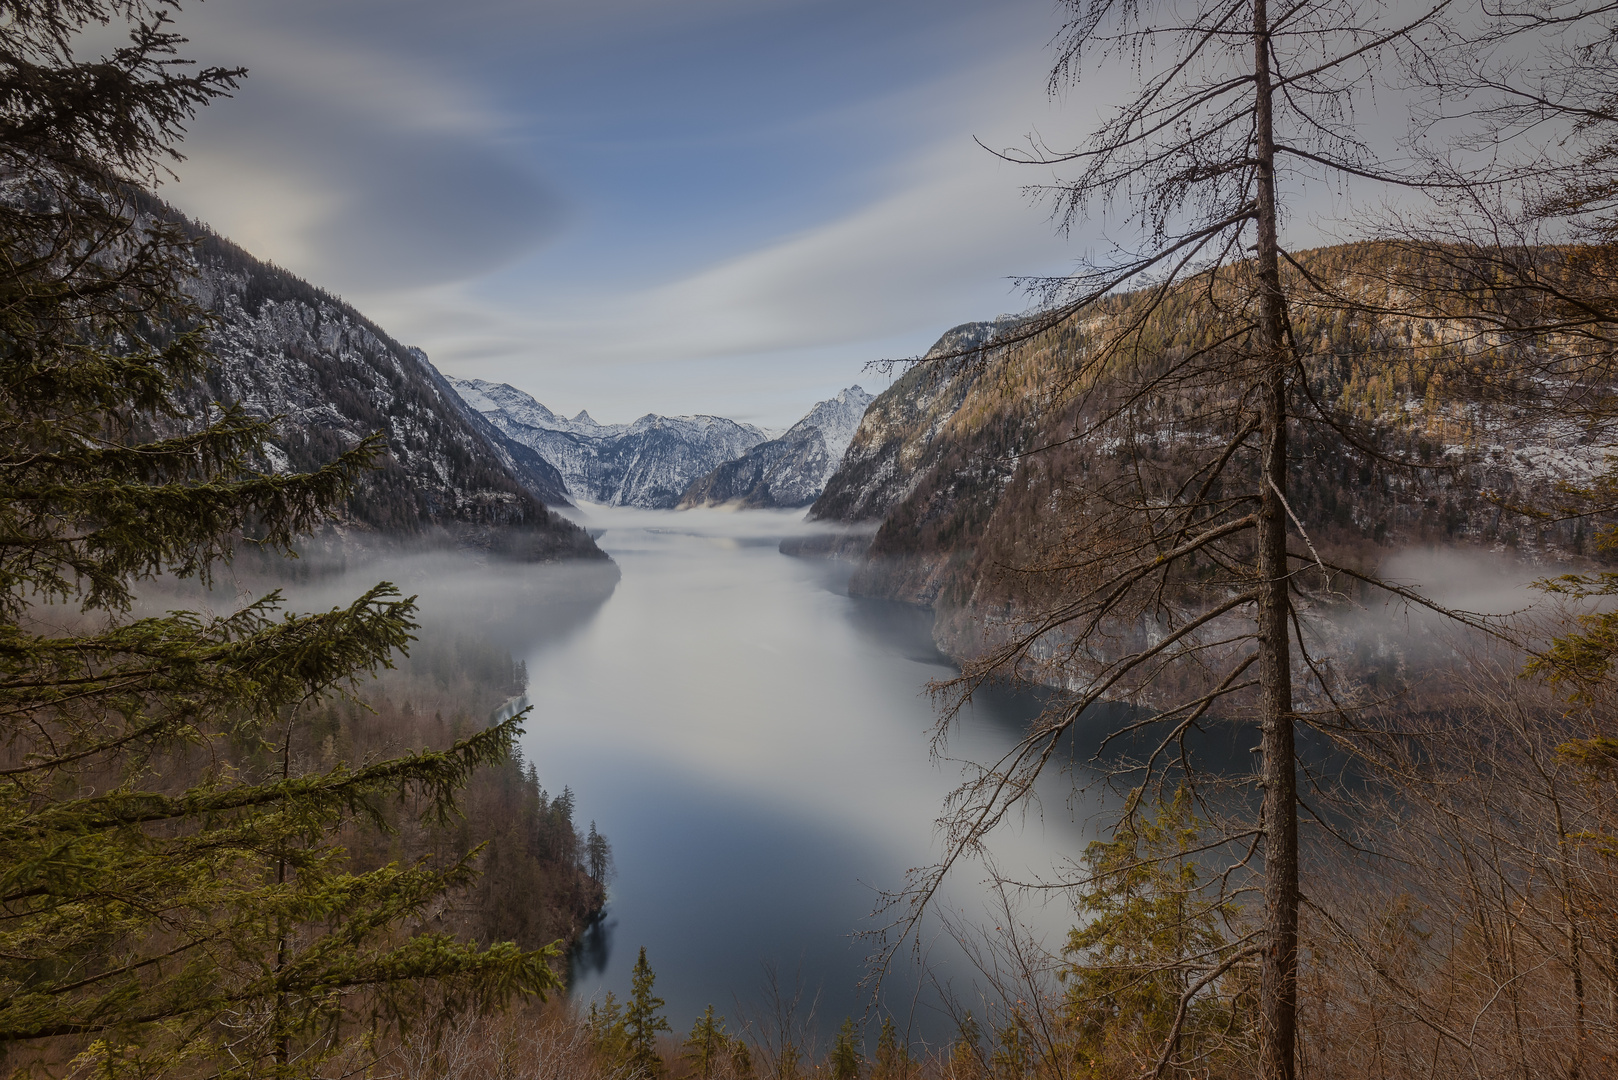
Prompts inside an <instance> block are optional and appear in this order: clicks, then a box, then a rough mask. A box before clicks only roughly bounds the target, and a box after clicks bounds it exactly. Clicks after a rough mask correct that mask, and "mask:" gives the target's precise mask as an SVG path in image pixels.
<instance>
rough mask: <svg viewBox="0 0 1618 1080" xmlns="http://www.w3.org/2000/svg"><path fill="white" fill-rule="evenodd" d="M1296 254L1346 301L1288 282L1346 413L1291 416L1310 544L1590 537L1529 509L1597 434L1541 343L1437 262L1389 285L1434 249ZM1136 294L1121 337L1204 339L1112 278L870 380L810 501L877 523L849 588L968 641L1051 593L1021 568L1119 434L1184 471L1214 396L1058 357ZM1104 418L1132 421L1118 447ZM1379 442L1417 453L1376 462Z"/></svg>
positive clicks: (1050, 539) (1211, 341) (1505, 542)
mask: <svg viewBox="0 0 1618 1080" xmlns="http://www.w3.org/2000/svg"><path fill="white" fill-rule="evenodd" d="M1297 258H1298V260H1299V263H1300V264H1301V265H1302V266H1303V267H1306V268H1307V269H1308V271H1309V272H1310V273H1311V274H1314V275H1317V276H1318V277H1319V278H1320V279H1322V280H1331V281H1332V282H1334V284H1335V287H1336V288H1337V289H1338V290H1342V291H1352V292H1354V293H1355V295H1357V296H1358V297H1359V298H1360V302H1361V303H1360V307H1359V308H1358V309H1357V310H1347V309H1345V308H1344V307H1343V306H1342V305H1336V304H1334V305H1325V304H1319V305H1317V304H1314V303H1311V294H1310V293H1309V292H1308V291H1307V290H1305V289H1301V288H1300V290H1299V293H1300V298H1299V300H1298V302H1297V303H1296V304H1295V308H1294V312H1293V316H1292V326H1293V332H1294V334H1295V335H1296V339H1297V341H1298V347H1299V348H1300V349H1301V350H1305V351H1307V352H1308V353H1310V354H1312V355H1315V356H1320V357H1323V358H1324V362H1322V363H1321V364H1319V365H1318V366H1317V367H1316V368H1314V369H1313V370H1315V371H1316V372H1317V374H1316V376H1315V377H1314V378H1313V379H1312V380H1311V382H1310V383H1309V384H1308V385H1307V386H1301V387H1299V388H1298V393H1299V395H1300V397H1302V396H1304V395H1309V396H1312V397H1313V398H1314V399H1316V400H1318V401H1321V402H1322V403H1326V404H1328V405H1329V406H1330V407H1332V408H1333V409H1335V410H1337V411H1339V412H1340V413H1341V414H1343V415H1344V416H1345V417H1347V418H1348V422H1350V423H1352V424H1353V425H1354V428H1353V429H1352V430H1347V429H1345V430H1343V431H1338V430H1334V429H1333V428H1331V427H1330V426H1328V425H1326V424H1313V425H1300V427H1299V429H1298V431H1297V432H1296V433H1295V434H1294V436H1293V439H1294V449H1295V453H1294V460H1293V462H1292V464H1291V466H1290V471H1291V477H1290V483H1291V487H1290V488H1289V499H1290V506H1291V508H1292V510H1293V511H1294V512H1295V513H1296V514H1297V515H1298V517H1299V518H1300V519H1301V521H1302V523H1303V525H1304V527H1305V528H1306V529H1307V530H1308V534H1309V537H1310V538H1311V539H1312V541H1313V542H1314V544H1315V545H1316V546H1317V547H1318V548H1319V550H1320V551H1321V552H1322V553H1323V554H1326V555H1327V557H1328V558H1331V557H1336V558H1338V559H1340V560H1347V561H1349V562H1351V563H1354V564H1356V565H1362V566H1366V567H1374V566H1375V565H1376V564H1377V563H1378V561H1379V560H1380V559H1382V558H1384V557H1385V556H1386V555H1387V554H1388V553H1390V552H1393V551H1395V550H1399V549H1402V548H1408V547H1411V546H1419V545H1430V544H1458V545H1463V546H1469V547H1474V548H1480V549H1484V550H1493V551H1501V552H1506V553H1510V554H1512V555H1513V556H1515V557H1517V558H1520V559H1523V560H1525V561H1526V562H1527V563H1529V564H1531V565H1551V564H1555V563H1558V562H1560V561H1564V560H1567V559H1576V558H1581V557H1584V556H1586V555H1588V554H1590V553H1591V548H1590V544H1589V543H1588V536H1587V532H1586V530H1587V528H1588V527H1589V526H1588V525H1587V523H1586V522H1585V520H1584V519H1582V518H1578V517H1573V518H1571V519H1564V520H1547V519H1546V517H1545V515H1543V514H1536V513H1530V512H1527V511H1528V508H1529V506H1530V505H1531V504H1532V505H1539V504H1541V503H1542V502H1543V499H1544V497H1545V496H1547V495H1548V494H1550V493H1554V492H1556V491H1557V490H1560V489H1563V488H1572V487H1577V486H1581V485H1588V484H1589V483H1590V482H1591V481H1592V478H1594V477H1595V476H1596V475H1597V474H1599V473H1601V472H1602V471H1603V469H1604V468H1605V466H1606V460H1607V454H1608V452H1609V451H1608V447H1607V446H1606V444H1605V443H1604V442H1603V441H1602V439H1601V438H1600V435H1599V432H1598V430H1597V428H1596V427H1595V426H1594V425H1592V424H1589V423H1586V422H1584V421H1583V420H1582V419H1581V417H1580V416H1578V415H1577V414H1576V413H1574V412H1570V411H1567V410H1562V409H1551V408H1549V403H1550V402H1552V401H1554V400H1556V399H1557V396H1558V388H1557V385H1556V380H1555V379H1554V378H1551V379H1547V380H1546V381H1545V382H1544V383H1543V384H1542V385H1538V386H1536V385H1531V384H1529V383H1528V382H1527V381H1526V380H1524V379H1523V378H1521V377H1519V376H1516V375H1508V373H1515V372H1520V371H1521V369H1522V367H1523V364H1522V359H1523V354H1524V353H1525V352H1528V353H1533V352H1535V351H1536V350H1538V351H1544V352H1547V353H1549V354H1551V355H1554V351H1555V349H1556V348H1557V342H1556V341H1555V340H1554V339H1553V338H1551V337H1549V336H1541V337H1539V338H1537V339H1536V340H1533V341H1524V340H1521V339H1516V338H1511V337H1509V336H1508V335H1504V334H1498V333H1496V332H1494V331H1493V329H1492V328H1490V327H1488V326H1485V325H1483V324H1482V323H1480V322H1478V321H1477V320H1468V319H1465V318H1454V319H1451V318H1446V317H1444V308H1443V305H1444V304H1445V303H1447V302H1448V301H1449V300H1450V299H1452V290H1451V289H1450V288H1449V287H1448V283H1447V282H1445V281H1444V280H1443V279H1442V278H1441V277H1436V278H1434V279H1432V282H1431V285H1432V290H1433V293H1432V296H1431V297H1429V298H1428V299H1426V300H1422V299H1420V298H1419V297H1417V298H1412V297H1410V296H1408V295H1405V290H1406V289H1407V288H1408V281H1409V279H1411V278H1412V277H1415V276H1417V275H1418V274H1421V273H1429V272H1430V273H1432V274H1435V275H1441V273H1442V266H1441V260H1435V263H1434V267H1433V268H1432V270H1431V271H1428V270H1424V269H1423V268H1421V267H1420V266H1418V265H1415V263H1416V262H1417V257H1416V256H1414V255H1412V254H1411V253H1410V252H1409V251H1407V250H1403V249H1396V248H1393V247H1391V246H1379V245H1376V244H1361V245H1351V246H1345V247H1340V248H1329V249H1322V250H1317V251H1310V252H1304V253H1300V254H1299V255H1298V256H1297ZM1398 267H1402V269H1396V268H1398ZM1396 279H1397V280H1396ZM1148 304H1152V305H1155V306H1154V307H1153V308H1152V309H1151V311H1150V313H1149V314H1148V315H1147V316H1145V323H1144V326H1142V327H1138V328H1137V329H1138V333H1137V334H1136V336H1135V337H1134V338H1133V339H1132V340H1131V342H1130V345H1129V355H1130V357H1131V358H1133V359H1134V360H1138V361H1140V362H1141V363H1142V364H1143V365H1144V366H1145V367H1147V368H1148V369H1150V368H1151V367H1152V365H1153V364H1154V363H1155V364H1157V365H1158V366H1159V367H1160V368H1161V369H1162V370H1163V371H1165V372H1168V371H1169V370H1170V369H1171V368H1172V365H1173V363H1174V360H1175V358H1176V357H1181V356H1185V355H1188V354H1194V353H1200V352H1206V351H1209V350H1215V349H1217V348H1218V343H1217V341H1216V340H1215V335H1216V334H1217V332H1218V331H1217V328H1216V326H1215V324H1213V323H1211V322H1210V320H1209V319H1208V318H1207V317H1206V315H1205V314H1204V311H1205V308H1204V304H1205V298H1204V297H1203V296H1202V295H1201V294H1200V292H1199V291H1198V290H1195V289H1191V288H1183V289H1181V290H1179V291H1178V292H1177V293H1175V294H1173V295H1171V296H1169V297H1168V298H1167V299H1166V301H1162V302H1159V301H1158V298H1156V297H1152V296H1147V295H1145V294H1138V293H1137V294H1127V295H1123V296H1120V297H1118V298H1116V299H1111V300H1108V301H1106V302H1104V303H1101V304H1098V305H1096V307H1095V308H1094V309H1093V310H1092V311H1091V312H1090V313H1089V314H1088V315H1087V316H1086V317H1085V318H1084V319H1083V320H1077V321H1074V322H1072V323H1069V324H1066V325H1063V326H1061V327H1059V328H1057V329H1054V330H1051V331H1048V332H1045V333H1042V334H1040V335H1038V336H1037V337H1035V338H1033V339H1032V340H1030V341H1027V342H1026V343H1022V344H1018V345H1015V346H1012V347H1009V348H1006V349H1003V350H999V351H996V352H993V353H991V354H989V355H987V356H986V357H983V358H982V360H981V362H975V361H974V362H962V361H959V360H944V361H923V362H922V363H919V364H917V365H915V366H914V367H912V368H911V369H910V370H909V371H907V372H905V374H904V375H903V376H902V377H901V378H899V379H897V380H896V381H895V382H894V383H893V385H892V386H891V387H889V389H888V390H887V391H886V392H884V393H883V394H882V395H880V396H879V397H878V398H877V399H876V401H875V402H873V403H872V405H871V407H870V410H869V411H868V412H867V414H866V416H865V419H864V421H863V422H862V424H861V425H860V428H859V431H858V432H857V433H856V434H855V436H854V440H853V443H852V444H851V446H850V448H849V451H848V454H847V456H846V457H845V459H844V461H843V465H842V468H841V469H839V471H838V472H837V474H836V475H835V476H834V477H833V478H832V479H831V481H830V483H829V484H828V485H827V488H826V491H825V493H824V494H823V495H822V496H821V498H820V499H819V500H818V501H817V502H816V503H815V504H814V506H813V507H812V508H811V511H810V513H811V516H812V517H814V518H816V519H819V520H825V521H838V522H844V523H850V524H852V523H857V522H880V528H879V529H878V531H877V532H876V535H875V537H874V538H873V539H872V541H871V543H870V545H869V548H868V550H867V551H866V552H865V555H866V561H865V563H864V564H863V565H862V567H861V569H860V570H859V571H857V572H856V574H855V578H854V584H853V587H854V588H855V589H856V590H858V591H860V592H863V593H866V594H868V595H873V596H883V597H888V598H892V599H899V600H905V601H909V602H913V603H923V604H929V605H935V606H936V607H937V608H938V610H939V613H940V621H939V633H940V637H941V641H942V642H943V643H944V644H946V646H948V647H951V648H953V649H954V650H955V651H957V652H960V651H962V650H970V649H971V648H972V647H973V645H972V643H971V641H970V640H969V638H968V637H966V636H964V635H968V634H970V633H971V632H972V627H973V625H974V620H981V619H982V618H983V617H985V616H988V617H994V618H1007V617H1014V613H1015V611H1016V610H1017V609H1018V608H1019V607H1020V606H1037V605H1038V604H1039V603H1042V602H1043V601H1044V600H1045V599H1048V597H1047V596H1046V594H1044V593H1042V591H1041V590H1044V589H1048V588H1051V587H1054V586H1053V585H1052V581H1051V578H1050V577H1049V576H1048V575H1041V574H1039V573H1037V572H1035V573H1030V572H1029V571H1037V570H1038V569H1039V568H1040V567H1041V566H1043V565H1044V564H1045V562H1046V561H1048V560H1049V559H1050V558H1052V557H1053V553H1055V552H1058V551H1060V550H1061V548H1062V545H1063V543H1064V530H1065V529H1066V528H1067V527H1068V526H1067V525H1066V524H1064V523H1070V522H1073V521H1079V520H1084V519H1085V516H1086V514H1087V513H1092V512H1093V510H1089V511H1087V510H1086V509H1085V508H1086V506H1087V505H1088V504H1089V502H1090V500H1092V499H1093V498H1094V497H1095V495H1096V493H1098V492H1103V491H1105V490H1106V489H1107V487H1108V485H1109V484H1110V483H1111V482H1112V478H1113V476H1114V475H1115V474H1116V473H1117V471H1118V470H1120V469H1128V468H1130V467H1131V460H1133V459H1132V458H1131V457H1130V456H1129V455H1130V454H1133V453H1140V452H1144V453H1146V454H1147V455H1149V457H1150V459H1151V461H1152V462H1153V464H1154V466H1156V467H1161V468H1163V469H1164V470H1165V471H1166V472H1167V473H1168V474H1170V475H1172V474H1173V473H1174V471H1175V468H1176V466H1175V461H1176V460H1177V457H1179V458H1183V460H1184V462H1185V465H1184V468H1183V469H1182V473H1183V476H1182V479H1186V480H1189V479H1190V476H1191V474H1192V471H1193V465H1192V458H1193V452H1194V451H1197V450H1199V449H1200V448H1201V447H1203V446H1205V445H1208V444H1209V443H1211V442H1212V441H1214V440H1216V439H1217V438H1219V437H1220V436H1221V431H1220V430H1219V429H1217V428H1212V427H1208V426H1206V425H1207V423H1208V417H1209V416H1217V415H1218V414H1219V408H1220V405H1219V403H1218V402H1217V401H1212V402H1210V401H1209V400H1207V399H1206V398H1205V397H1201V396H1199V397H1198V398H1197V399H1195V400H1193V399H1191V398H1189V397H1186V396H1184V395H1185V394H1186V393H1188V392H1189V391H1182V390H1180V389H1179V388H1178V387H1177V386H1176V385H1175V383H1174V381H1173V379H1172V378H1164V379H1163V380H1162V381H1161V382H1158V383H1156V384H1153V385H1150V388H1149V390H1148V391H1147V392H1145V393H1142V394H1141V395H1140V396H1139V397H1138V398H1136V399H1134V400H1130V401H1128V402H1124V403H1122V404H1121V403H1120V402H1119V400H1118V398H1117V396H1116V393H1115V392H1114V390H1113V389H1112V388H1111V387H1109V385H1108V382H1107V376H1106V374H1105V372H1101V373H1090V374H1087V375H1086V377H1085V380H1084V381H1083V382H1082V383H1076V382H1075V380H1074V376H1073V375H1072V373H1073V372H1074V371H1076V370H1078V369H1079V368H1080V366H1081V363H1082V360H1083V358H1084V357H1085V355H1086V354H1087V351H1088V350H1090V349H1092V348H1094V347H1096V345H1097V344H1098V343H1100V342H1103V341H1106V340H1108V338H1109V336H1110V335H1114V334H1116V333H1118V332H1119V330H1120V328H1124V327H1132V328H1133V327H1135V323H1136V321H1137V319H1138V318H1139V316H1137V311H1144V310H1146V308H1147V305H1148ZM1004 325H1005V324H1001V326H1002V328H1003V327H1004ZM993 329H994V324H986V323H984V324H967V325H966V326H963V327H959V328H957V329H955V330H952V331H950V332H949V333H948V334H946V335H945V336H944V337H943V338H942V339H941V340H940V341H939V343H938V344H937V345H936V346H934V348H933V350H932V351H931V354H930V355H933V356H939V355H945V354H949V353H953V352H958V351H960V350H962V349H970V348H972V347H973V346H974V345H975V344H976V343H977V342H979V341H982V340H984V339H985V338H986V337H987V335H989V334H990V333H992V332H993ZM1154 355H1155V356H1157V357H1159V358H1160V359H1158V360H1153V359H1152V357H1153V356H1154ZM1121 362H1122V361H1120V363H1121ZM1494 373H1499V375H1498V376H1494ZM1492 376H1493V378H1492ZM1508 378H1509V380H1510V385H1509V386H1508V385H1507V384H1506V382H1505V381H1504V380H1506V379H1508ZM1570 379H1571V376H1569V380H1570ZM1148 381H1149V380H1148ZM1564 381H1568V380H1564ZM1195 392H1196V393H1197V394H1199V395H1203V394H1205V393H1206V389H1205V388H1197V389H1196V391H1195ZM1230 405H1231V406H1232V407H1233V408H1234V405H1235V402H1234V401H1232V402H1230ZM1102 418H1106V421H1107V422H1106V423H1105V424H1103V423H1099V422H1098V421H1100V420H1101V419H1102ZM1120 426H1123V427H1127V429H1128V431H1129V433H1130V435H1129V441H1130V446H1129V447H1128V448H1127V452H1126V448H1124V447H1123V441H1122V440H1121V438H1120ZM1367 446H1368V447H1371V448H1374V450H1376V451H1381V452H1383V453H1385V454H1386V455H1387V458H1386V459H1383V458H1379V457H1378V456H1377V454H1376V453H1375V452H1370V453H1368V452H1367V451H1366V447H1367ZM1395 458H1397V459H1400V460H1410V461H1414V462H1417V463H1419V465H1420V466H1422V467H1419V468H1417V469H1409V468H1404V467H1399V468H1390V467H1388V466H1387V460H1391V459H1395Z"/></svg>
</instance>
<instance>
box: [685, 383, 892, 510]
mask: <svg viewBox="0 0 1618 1080" xmlns="http://www.w3.org/2000/svg"><path fill="white" fill-rule="evenodd" d="M871 401H872V397H871V395H870V394H867V393H866V392H865V391H864V390H862V389H861V388H860V387H858V386H851V387H849V388H848V389H847V390H844V391H842V392H841V393H839V394H838V395H837V396H836V397H834V398H831V399H830V400H828V401H822V402H820V403H819V404H817V405H816V406H815V407H814V408H813V409H811V410H809V415H808V416H805V417H804V418H803V419H802V420H799V421H798V422H797V423H796V424H793V425H792V426H791V427H790V428H788V429H787V432H786V434H784V435H782V436H781V437H780V438H778V439H771V440H769V441H768V442H761V443H759V444H758V445H757V446H754V447H753V448H752V449H751V450H749V451H747V453H745V454H743V455H742V456H741V457H739V458H737V459H736V460H734V461H727V462H725V463H724V464H723V465H720V466H719V467H718V468H716V469H714V470H713V471H712V472H710V473H708V474H707V475H706V476H703V477H699V478H698V479H696V480H695V481H693V482H692V483H691V485H690V486H689V487H688V488H686V491H685V495H684V496H683V497H682V498H681V499H680V507H681V508H682V509H683V508H686V507H692V506H718V505H731V506H743V507H752V508H759V509H764V508H771V507H795V506H808V505H809V504H810V503H812V502H814V501H815V500H816V499H817V498H819V497H820V493H821V491H823V490H824V489H825V487H826V481H827V480H829V479H831V477H832V474H833V473H835V472H836V471H837V466H838V464H839V463H840V462H841V461H842V460H843V452H844V451H845V450H847V449H848V444H849V441H850V440H852V439H853V438H854V431H855V429H856V428H858V427H859V425H860V418H861V417H862V416H864V415H865V410H866V408H867V406H869V405H870V404H871Z"/></svg>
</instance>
